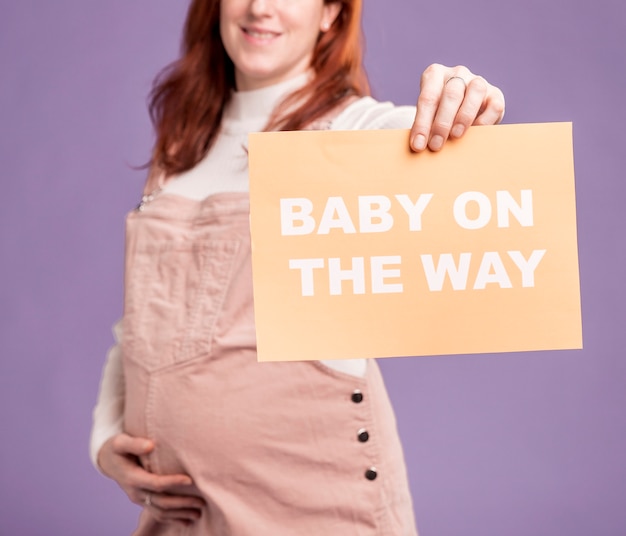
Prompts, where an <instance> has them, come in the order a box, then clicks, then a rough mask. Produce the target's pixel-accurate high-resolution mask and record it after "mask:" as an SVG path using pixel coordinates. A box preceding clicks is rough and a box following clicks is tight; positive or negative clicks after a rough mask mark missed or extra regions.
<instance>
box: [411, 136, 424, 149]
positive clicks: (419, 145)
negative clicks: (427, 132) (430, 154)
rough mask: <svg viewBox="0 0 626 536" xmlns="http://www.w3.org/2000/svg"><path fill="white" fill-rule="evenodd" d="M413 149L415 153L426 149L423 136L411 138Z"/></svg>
mask: <svg viewBox="0 0 626 536" xmlns="http://www.w3.org/2000/svg"><path fill="white" fill-rule="evenodd" d="M413 149H415V150H416V151H423V150H424V149H426V137H425V136H424V135H423V134H418V135H417V136H415V138H413Z"/></svg>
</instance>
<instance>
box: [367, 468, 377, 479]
mask: <svg viewBox="0 0 626 536" xmlns="http://www.w3.org/2000/svg"><path fill="white" fill-rule="evenodd" d="M377 476H378V473H377V472H376V467H370V468H369V469H368V470H367V471H365V478H367V479H368V480H376V477H377Z"/></svg>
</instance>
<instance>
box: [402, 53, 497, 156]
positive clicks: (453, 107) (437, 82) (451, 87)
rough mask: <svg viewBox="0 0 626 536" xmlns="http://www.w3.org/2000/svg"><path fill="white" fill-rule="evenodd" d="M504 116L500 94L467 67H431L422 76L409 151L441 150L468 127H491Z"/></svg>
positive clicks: (436, 65) (435, 65)
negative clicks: (447, 141) (447, 142)
mask: <svg viewBox="0 0 626 536" xmlns="http://www.w3.org/2000/svg"><path fill="white" fill-rule="evenodd" d="M503 116H504V95H503V94H502V91H500V90H499V89H498V88H497V87H495V86H492V85H491V84H489V83H488V82H487V81H486V80H485V79H484V78H483V77H481V76H476V75H475V74H473V73H472V72H471V71H470V70H469V69H468V68H467V67H463V66H458V67H446V66H444V65H439V64H436V63H434V64H432V65H430V66H429V67H428V68H427V69H426V70H425V71H424V72H423V74H422V78H421V80H420V95H419V98H418V99H417V113H416V114H415V122H414V123H413V128H412V129H411V136H410V140H411V148H412V149H413V150H414V151H418V152H419V151H423V150H424V149H426V147H428V148H429V149H430V150H431V151H438V150H439V149H441V148H442V147H443V145H444V143H445V142H446V140H447V139H448V138H460V137H461V136H463V134H464V133H465V132H466V131H467V129H468V128H469V127H470V126H471V125H495V124H497V123H499V122H500V121H502V117H503Z"/></svg>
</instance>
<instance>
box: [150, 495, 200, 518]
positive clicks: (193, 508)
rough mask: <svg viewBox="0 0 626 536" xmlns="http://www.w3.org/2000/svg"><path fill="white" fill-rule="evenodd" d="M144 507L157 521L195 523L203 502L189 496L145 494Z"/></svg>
mask: <svg viewBox="0 0 626 536" xmlns="http://www.w3.org/2000/svg"><path fill="white" fill-rule="evenodd" d="M143 503H144V506H145V507H146V508H148V509H149V510H150V513H151V514H152V515H153V516H154V517H155V518H156V519H157V520H158V521H174V520H177V521H190V522H192V521H197V520H198V519H199V518H200V515H201V510H202V507H203V506H204V501H202V499H200V498H198V497H193V496H190V495H167V494H158V493H150V492H148V493H146V494H145V496H144V501H143Z"/></svg>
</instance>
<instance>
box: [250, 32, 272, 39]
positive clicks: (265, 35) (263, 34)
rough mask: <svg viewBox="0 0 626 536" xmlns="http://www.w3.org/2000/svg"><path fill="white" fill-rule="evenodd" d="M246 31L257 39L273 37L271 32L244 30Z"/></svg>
mask: <svg viewBox="0 0 626 536" xmlns="http://www.w3.org/2000/svg"><path fill="white" fill-rule="evenodd" d="M246 33H247V34H248V35H250V36H252V37H256V38H257V39H270V38H271V37H274V34H273V33H271V32H255V31H253V30H246Z"/></svg>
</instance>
